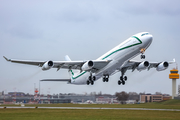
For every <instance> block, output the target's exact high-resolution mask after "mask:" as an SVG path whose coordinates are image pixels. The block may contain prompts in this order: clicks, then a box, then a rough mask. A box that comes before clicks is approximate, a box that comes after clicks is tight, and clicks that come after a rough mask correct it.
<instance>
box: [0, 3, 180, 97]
mask: <svg viewBox="0 0 180 120" xmlns="http://www.w3.org/2000/svg"><path fill="white" fill-rule="evenodd" d="M179 21H180V1H179V0H171V1H169V0H158V1H155V0H146V1H145V0H126V1H124V0H53V1H51V0H38V1H36V0H26V1H24V0H16V1H14V0H0V56H1V57H0V66H1V67H0V91H5V93H8V92H13V91H16V92H25V93H32V94H33V90H34V86H35V87H39V80H41V79H48V78H56V79H59V78H69V75H68V72H67V70H64V69H61V70H59V71H57V70H56V69H50V70H47V71H42V70H41V68H40V67H37V66H30V65H22V64H15V63H10V62H7V61H6V60H5V59H4V58H3V56H6V57H8V58H11V59H23V60H44V61H48V60H54V61H58V60H59V61H63V60H64V56H65V55H69V57H70V58H71V59H72V60H95V59H97V58H98V57H100V56H101V55H102V54H104V53H106V52H108V51H109V50H110V49H112V48H113V47H115V46H117V45H118V44H120V43H121V42H123V41H124V40H126V39H128V38H129V37H131V36H132V35H134V34H136V33H139V32H150V33H151V34H152V35H153V42H152V44H151V46H150V47H149V48H148V49H147V51H146V52H145V55H146V60H147V61H149V62H161V61H172V60H173V58H175V59H176V62H177V64H178V63H180V55H179V51H180V47H179V45H180V37H179V35H180V22H179ZM134 59H135V60H140V56H137V57H136V58H134ZM174 67H176V64H172V65H170V66H169V68H168V69H167V70H165V71H161V72H157V71H156V69H151V70H150V71H147V70H144V71H142V72H138V71H137V70H136V71H134V72H131V71H127V72H126V76H127V77H128V81H127V82H126V85H124V86H123V85H120V86H119V85H118V84H117V81H118V79H119V77H120V75H121V73H116V74H115V75H113V76H111V77H110V80H109V82H108V83H106V82H105V83H104V82H102V79H99V80H98V81H96V82H95V84H94V85H93V86H92V85H89V86H87V85H70V84H67V83H66V82H41V83H40V91H41V93H42V94H58V93H76V94H85V93H91V92H96V93H99V92H100V91H101V92H102V93H107V94H115V92H121V91H126V92H137V93H140V92H145V93H152V94H154V93H155V92H161V93H166V94H170V95H171V93H172V92H171V90H172V82H171V80H170V79H169V73H170V70H171V69H173V68H174ZM178 84H180V80H177V86H178Z"/></svg>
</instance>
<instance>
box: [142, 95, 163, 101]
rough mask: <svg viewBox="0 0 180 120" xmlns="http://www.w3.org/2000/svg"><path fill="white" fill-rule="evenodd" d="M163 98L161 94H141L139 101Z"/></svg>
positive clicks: (160, 99)
mask: <svg viewBox="0 0 180 120" xmlns="http://www.w3.org/2000/svg"><path fill="white" fill-rule="evenodd" d="M162 100H163V95H151V94H146V95H141V96H140V102H141V103H147V102H159V101H162Z"/></svg>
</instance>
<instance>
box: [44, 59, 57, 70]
mask: <svg viewBox="0 0 180 120" xmlns="http://www.w3.org/2000/svg"><path fill="white" fill-rule="evenodd" d="M53 65H54V63H53V61H47V62H45V63H44V65H43V66H42V70H49V69H50V68H52V67H53Z"/></svg>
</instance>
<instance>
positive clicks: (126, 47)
mask: <svg viewBox="0 0 180 120" xmlns="http://www.w3.org/2000/svg"><path fill="white" fill-rule="evenodd" d="M151 42H152V35H151V34H149V33H147V32H143V33H138V34H136V35H133V36H132V37H130V38H129V39H127V40H125V41H124V42H123V43H121V44H119V45H118V46H116V47H115V48H113V49H111V50H110V51H108V52H107V53H105V54H104V55H102V56H101V57H99V58H98V59H97V60H111V62H110V63H109V64H107V65H106V66H105V67H104V68H102V69H100V70H98V71H96V72H95V73H93V76H95V77H96V80H98V79H99V78H101V77H102V76H104V75H109V76H110V75H113V74H114V73H116V72H118V71H120V70H121V67H122V66H123V64H124V63H126V62H127V61H129V60H131V59H132V58H134V57H136V56H137V55H139V54H141V52H140V50H141V49H147V48H148V47H149V45H150V44H151ZM89 76H90V72H86V71H82V72H79V73H76V74H74V75H73V76H72V77H71V84H86V83H87V80H88V78H89Z"/></svg>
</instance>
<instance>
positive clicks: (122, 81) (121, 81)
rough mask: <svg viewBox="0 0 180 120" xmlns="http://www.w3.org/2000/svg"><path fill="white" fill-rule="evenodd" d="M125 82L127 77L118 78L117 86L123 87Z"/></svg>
mask: <svg viewBox="0 0 180 120" xmlns="http://www.w3.org/2000/svg"><path fill="white" fill-rule="evenodd" d="M126 80H127V76H124V77H123V75H122V76H121V77H120V80H119V81H118V85H121V84H122V85H125V81H126Z"/></svg>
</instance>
